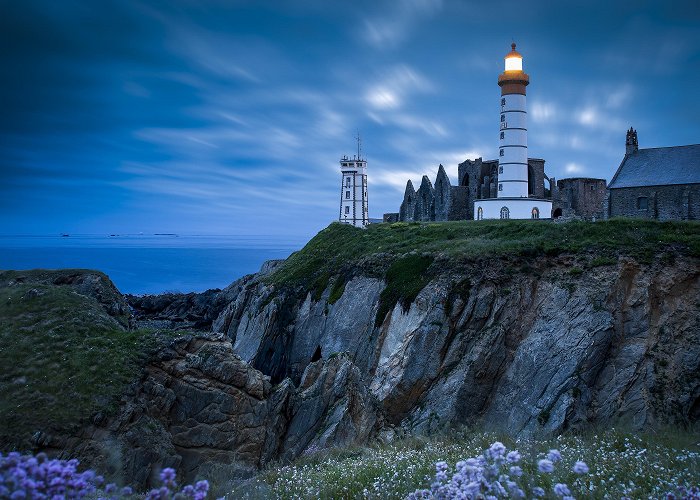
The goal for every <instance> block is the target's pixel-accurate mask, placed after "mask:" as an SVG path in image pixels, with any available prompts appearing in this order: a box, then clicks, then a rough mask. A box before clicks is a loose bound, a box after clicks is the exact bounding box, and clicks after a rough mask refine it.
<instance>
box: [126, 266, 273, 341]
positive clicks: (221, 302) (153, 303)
mask: <svg viewBox="0 0 700 500" xmlns="http://www.w3.org/2000/svg"><path fill="white" fill-rule="evenodd" d="M283 262H284V260H268V261H266V262H264V263H263V265H262V267H261V269H260V272H259V273H257V274H255V275H249V276H245V277H243V278H241V279H240V280H237V281H235V282H234V283H232V284H231V285H229V286H228V287H227V288H226V289H224V290H216V289H214V290H207V291H205V292H201V293H162V294H158V295H129V294H127V295H125V297H126V300H127V301H128V303H129V305H130V306H131V308H132V312H133V317H134V321H135V324H136V326H137V327H139V328H156V329H171V330H199V331H211V329H212V323H213V322H214V321H215V320H216V319H217V318H218V317H219V316H220V314H221V311H222V310H223V309H224V308H225V307H227V306H228V305H229V304H230V303H231V302H233V301H235V300H236V298H237V297H238V295H239V293H240V290H241V286H243V285H245V283H247V282H250V281H251V280H252V279H254V277H257V278H260V277H262V276H265V275H267V274H269V273H271V272H273V271H274V270H275V269H276V268H278V267H279V266H280V265H281V264H282V263H283Z"/></svg>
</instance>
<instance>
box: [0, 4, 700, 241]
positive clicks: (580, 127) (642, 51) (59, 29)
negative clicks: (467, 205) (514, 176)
mask: <svg viewBox="0 0 700 500" xmlns="http://www.w3.org/2000/svg"><path fill="white" fill-rule="evenodd" d="M0 10H1V11H2V16H0V60H1V62H2V67H3V71H2V72H1V73H0V106H1V109H2V113H0V173H1V174H2V180H1V182H0V234H53V233H60V232H69V233H105V234H109V233H138V232H146V233H148V232H177V233H188V234H265V235H280V236H282V237H284V235H295V236H299V235H302V236H311V235H313V234H315V233H316V232H317V231H318V230H319V229H321V228H323V227H325V226H326V225H327V224H328V223H329V222H330V221H332V220H334V219H335V218H336V217H337V213H338V203H339V190H340V187H339V183H340V174H339V170H338V159H339V158H340V157H341V156H342V155H344V154H352V153H353V151H354V150H355V143H354V139H353V137H354V135H355V134H356V131H358V130H359V131H360V133H361V135H362V137H363V152H364V155H365V156H366V157H367V159H368V171H369V201H370V216H372V217H381V214H382V213H383V212H389V211H397V210H398V206H399V204H400V202H401V197H402V193H403V189H404V186H405V183H406V180H407V179H408V178H411V179H413V181H414V183H416V182H419V181H420V177H421V175H422V174H424V173H425V174H429V175H430V177H431V179H433V180H434V176H435V174H436V173H437V166H438V164H439V163H442V164H443V165H445V167H446V168H447V171H448V174H450V176H451V178H452V181H453V182H456V179H455V174H456V168H457V163H459V162H461V161H463V160H464V159H466V158H476V157H479V156H483V157H484V158H489V159H490V158H495V157H496V149H497V145H498V138H497V134H498V127H499V122H498V120H499V115H498V112H499V108H498V99H499V88H498V86H497V83H496V81H497V77H498V74H499V73H500V72H501V71H502V70H503V56H504V55H505V54H506V53H507V52H508V50H509V49H510V43H511V41H512V40H515V41H516V42H517V44H518V50H519V51H520V52H521V53H522V54H523V56H524V69H525V71H526V72H527V73H528V74H529V75H530V78H531V84H530V86H529V87H528V108H529V154H530V156H533V157H541V158H544V159H545V160H546V161H547V163H546V165H545V168H546V172H547V173H548V175H550V176H554V177H557V178H562V177H571V176H591V177H604V178H607V179H608V180H609V179H610V178H611V176H612V175H613V173H614V171H615V169H616V168H617V166H618V164H619V162H620V160H621V158H622V156H623V154H624V138H625V130H626V129H627V128H628V127H629V126H630V125H632V126H634V127H635V128H636V129H637V130H638V131H639V143H640V147H642V148H644V147H660V146H673V145H681V144H695V143H699V142H700V120H699V119H698V117H699V116H700V98H699V97H698V95H699V94H698V90H697V88H698V82H700V4H699V3H698V2H697V1H687V2H681V1H678V2H676V1H666V2H662V1H658V2H649V1H643V0H642V1H635V2H616V1H605V2H599V1H585V2H583V1H582V2H578V1H577V2H567V1H557V2H555V1H534V2H527V1H524V0H520V1H514V2H508V1H506V2H483V1H474V2H468V1H457V0H403V1H401V0H392V1H367V2H365V1H353V2H335V1H328V0H325V1H316V0H311V1H301V0H299V1H268V2H265V1H223V0H219V1H205V0H169V1H150V2H147V1H128V0H121V1H116V0H115V1H111V0H101V1H99V2H98V1H88V0H86V1H82V2H78V1H71V0H61V1H60V2H56V1H32V0H24V1H21V2H14V1H4V0H0Z"/></svg>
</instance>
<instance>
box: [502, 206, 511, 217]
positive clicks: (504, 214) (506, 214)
mask: <svg viewBox="0 0 700 500" xmlns="http://www.w3.org/2000/svg"><path fill="white" fill-rule="evenodd" d="M501 219H510V210H509V209H508V207H502V208H501Z"/></svg>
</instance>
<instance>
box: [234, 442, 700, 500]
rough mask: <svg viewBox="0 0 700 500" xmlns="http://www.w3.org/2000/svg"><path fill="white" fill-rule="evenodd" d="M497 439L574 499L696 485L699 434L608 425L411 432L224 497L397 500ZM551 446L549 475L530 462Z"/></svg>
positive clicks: (277, 470) (529, 477) (540, 479)
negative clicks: (530, 431) (555, 456)
mask: <svg viewBox="0 0 700 500" xmlns="http://www.w3.org/2000/svg"><path fill="white" fill-rule="evenodd" d="M495 441H501V442H502V443H504V444H505V445H506V447H507V448H508V450H512V449H517V450H518V451H520V453H521V454H522V460H521V464H520V465H521V467H522V468H523V471H524V476H523V478H524V480H525V481H533V482H534V483H533V484H537V485H540V486H542V487H545V489H547V490H548V491H550V494H549V495H548V496H547V498H554V495H552V494H551V487H552V485H553V484H555V483H558V482H562V483H565V484H568V486H569V488H570V489H571V491H572V494H573V496H574V497H576V498H592V499H602V498H621V497H631V498H648V497H651V498H661V497H663V494H664V493H665V492H668V491H673V490H674V489H675V487H676V486H678V485H683V484H686V485H698V484H700V434H698V432H686V431H679V430H669V431H664V432H658V433H655V434H635V433H629V432H622V431H618V430H615V429H612V430H611V429H608V430H605V431H601V432H594V431H592V432H589V433H586V434H583V435H573V434H569V435H563V436H559V437H557V438H552V439H523V440H515V439H513V438H512V437H509V436H507V435H502V434H497V433H488V432H476V431H469V430H464V431H459V432H453V433H451V434H448V435H443V436H437V437H433V438H421V437H411V438H407V439H402V440H398V441H395V442H393V443H390V444H382V445H376V446H371V447H366V448H355V449H336V450H328V451H322V452H318V453H315V454H311V455H309V456H306V457H302V458H301V459H299V460H297V461H296V462H294V463H293V464H291V465H284V466H282V465H278V466H272V467H270V468H269V469H268V470H267V471H265V472H264V473H262V474H261V475H260V476H259V477H258V478H257V480H256V481H254V482H252V483H250V484H247V485H245V486H243V487H241V488H239V489H238V490H234V492H233V493H232V496H231V497H232V498H279V499H292V498H295V499H304V498H309V499H311V498H322V499H326V498H328V499H330V498H347V499H350V498H358V499H359V498H371V499H401V498H405V497H406V495H407V494H408V493H410V492H412V491H415V490H416V489H418V488H429V487H430V483H431V479H432V478H433V477H434V474H435V463H436V462H438V461H442V460H444V461H446V462H447V463H448V465H449V466H450V467H451V470H454V465H455V463H456V462H457V461H459V460H464V459H466V458H470V457H475V456H478V455H480V454H481V453H483V451H484V450H485V449H486V448H488V447H489V445H491V444H492V443H493V442H495ZM550 449H558V450H559V451H560V452H561V454H562V457H563V459H562V462H561V463H558V464H557V465H556V468H555V472H554V473H553V474H552V475H551V476H549V475H543V474H537V472H536V464H537V460H538V459H541V458H544V456H545V454H546V453H547V452H548V451H549V450H550ZM577 460H583V461H585V462H586V463H587V464H588V465H589V467H590V473H589V474H588V475H586V476H578V475H576V474H574V473H573V472H572V471H571V467H572V465H573V463H574V462H575V461H577Z"/></svg>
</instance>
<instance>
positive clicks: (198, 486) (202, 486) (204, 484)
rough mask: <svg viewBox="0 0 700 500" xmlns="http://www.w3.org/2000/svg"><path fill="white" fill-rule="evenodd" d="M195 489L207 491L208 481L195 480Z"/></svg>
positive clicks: (202, 491)
mask: <svg viewBox="0 0 700 500" xmlns="http://www.w3.org/2000/svg"><path fill="white" fill-rule="evenodd" d="M194 489H195V491H198V492H199V493H205V494H206V493H207V492H208V491H209V481H207V480H206V479H204V480H202V481H197V482H196V483H195V485H194Z"/></svg>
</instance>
